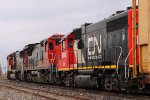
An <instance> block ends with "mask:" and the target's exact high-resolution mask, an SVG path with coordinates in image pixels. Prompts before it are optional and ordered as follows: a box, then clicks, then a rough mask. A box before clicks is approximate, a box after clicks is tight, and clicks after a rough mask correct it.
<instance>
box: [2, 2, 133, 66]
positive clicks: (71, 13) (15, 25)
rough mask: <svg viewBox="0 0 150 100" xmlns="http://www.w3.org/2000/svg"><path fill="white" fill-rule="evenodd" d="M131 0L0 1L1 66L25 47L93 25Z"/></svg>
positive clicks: (126, 5)
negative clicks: (83, 26) (8, 56)
mask: <svg viewBox="0 0 150 100" xmlns="http://www.w3.org/2000/svg"><path fill="white" fill-rule="evenodd" d="M131 1H132V0H0V63H1V65H2V67H3V69H4V68H5V67H6V66H7V62H6V57H7V55H9V54H10V53H12V52H14V51H18V50H21V49H22V48H23V47H24V46H25V45H27V44H30V43H37V42H39V41H41V40H43V39H45V38H48V37H50V36H51V35H52V34H54V33H61V34H67V33H68V32H70V31H72V30H73V29H74V28H78V27H80V26H81V25H82V24H84V23H95V22H98V21H100V20H103V19H104V18H107V17H108V16H110V15H112V14H113V13H115V12H116V11H118V10H126V7H129V6H131Z"/></svg>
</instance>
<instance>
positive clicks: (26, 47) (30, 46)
mask: <svg viewBox="0 0 150 100" xmlns="http://www.w3.org/2000/svg"><path fill="white" fill-rule="evenodd" d="M38 44H40V43H34V44H28V45H26V46H25V47H24V49H28V48H32V47H34V46H35V45H38Z"/></svg>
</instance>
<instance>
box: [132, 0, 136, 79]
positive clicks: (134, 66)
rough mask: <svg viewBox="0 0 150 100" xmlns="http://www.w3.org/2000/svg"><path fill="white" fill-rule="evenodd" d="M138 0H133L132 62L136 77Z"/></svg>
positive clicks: (134, 76)
mask: <svg viewBox="0 0 150 100" xmlns="http://www.w3.org/2000/svg"><path fill="white" fill-rule="evenodd" d="M136 41H137V40H136V0H132V48H133V51H132V61H133V62H132V63H133V78H136V75H137V73H136V45H137V42H136Z"/></svg>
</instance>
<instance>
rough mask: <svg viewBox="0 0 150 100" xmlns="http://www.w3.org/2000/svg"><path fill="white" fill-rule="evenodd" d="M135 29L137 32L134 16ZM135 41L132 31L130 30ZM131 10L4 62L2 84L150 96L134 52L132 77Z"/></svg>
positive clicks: (51, 39)
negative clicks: (37, 84) (5, 69)
mask: <svg viewBox="0 0 150 100" xmlns="http://www.w3.org/2000/svg"><path fill="white" fill-rule="evenodd" d="M136 13H137V26H138V10H137V11H136ZM136 31H137V32H136V33H137V37H138V27H137V28H136ZM132 49H133V46H132V10H131V9H128V10H126V11H118V12H116V14H113V15H111V16H109V17H108V18H106V19H103V20H101V21H99V22H97V23H85V24H83V25H81V27H80V28H76V29H73V31H71V32H69V33H68V34H66V35H63V34H54V35H52V36H50V37H49V38H47V39H44V40H42V41H40V42H39V43H34V44H28V45H26V46H25V47H24V48H23V50H21V51H16V52H14V53H12V54H10V55H8V56H7V61H8V72H7V78H8V79H14V80H20V81H28V82H42V83H48V84H57V85H64V86H74V87H84V88H98V89H104V90H115V91H126V92H134V93H135V92H136V93H137V92H143V91H144V92H150V79H149V77H150V76H149V74H141V73H140V66H139V49H138V44H137V46H136V55H137V56H136V57H137V58H136V61H137V65H136V73H137V75H136V76H137V77H136V78H134V77H133V59H132V58H133V57H132Z"/></svg>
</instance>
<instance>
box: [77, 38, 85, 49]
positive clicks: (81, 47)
mask: <svg viewBox="0 0 150 100" xmlns="http://www.w3.org/2000/svg"><path fill="white" fill-rule="evenodd" d="M83 48H84V43H83V41H82V39H81V40H80V41H79V42H78V49H83Z"/></svg>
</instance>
